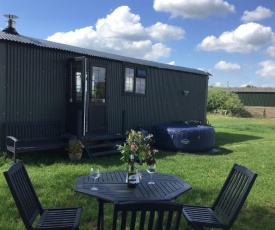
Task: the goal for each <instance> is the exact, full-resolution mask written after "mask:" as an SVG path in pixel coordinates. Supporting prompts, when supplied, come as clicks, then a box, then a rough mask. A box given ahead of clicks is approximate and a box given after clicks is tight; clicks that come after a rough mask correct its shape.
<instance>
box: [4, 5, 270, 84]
mask: <svg viewBox="0 0 275 230" xmlns="http://www.w3.org/2000/svg"><path fill="white" fill-rule="evenodd" d="M0 14H1V15H4V14H14V15H16V16H18V17H19V18H18V19H17V20H16V30H17V32H18V33H19V34H20V35H24V36H28V37H34V38H41V39H48V40H51V41H55V42H60V43H66V44H70V45H74V46H78V47H85V48H90V49H94V50H100V51H104V52H109V53H115V54H120V55H124V56H130V57H136V58H141V59H147V60H152V61H157V62H162V63H169V64H173V65H179V66H184V67H190V68H195V69H203V70H205V71H208V72H210V73H211V74H212V76H211V77H210V79H209V85H217V86H222V87H227V86H229V87H240V86H244V85H253V86H257V87H275V20H274V17H275V4H274V2H273V1H272V0H232V1H230V0H228V1H225V0H215V1H214V0H101V1H96V0H79V1H76V0H66V1H65V0H39V1H33V0H19V1H18V0H1V2H0ZM1 21H2V22H1ZM5 21H6V19H5V18H4V17H3V16H2V20H0V29H1V30H2V29H4V28H5V27H6V22H5Z"/></svg>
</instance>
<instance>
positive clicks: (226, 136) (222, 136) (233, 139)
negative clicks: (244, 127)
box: [216, 132, 262, 148]
mask: <svg viewBox="0 0 275 230" xmlns="http://www.w3.org/2000/svg"><path fill="white" fill-rule="evenodd" d="M259 139H262V137H258V136H252V135H246V134H235V133H225V132H217V133H216V145H217V148H219V146H221V145H227V144H234V143H240V142H245V141H251V140H259Z"/></svg>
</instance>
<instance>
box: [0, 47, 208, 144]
mask: <svg viewBox="0 0 275 230" xmlns="http://www.w3.org/2000/svg"><path fill="white" fill-rule="evenodd" d="M0 52H1V58H0V65H1V66H0V68H1V75H0V86H1V93H0V94H1V95H0V96H2V97H1V100H0V101H1V102H0V103H1V104H0V105H2V106H1V109H0V111H1V120H0V124H1V125H2V127H3V124H4V123H5V122H23V121H24V122H32V121H54V120H59V121H61V122H62V124H63V127H65V116H66V111H65V110H66V100H67V98H66V78H67V72H66V68H67V66H66V64H67V59H68V58H72V57H76V56H81V55H79V54H76V53H73V52H67V51H61V50H55V49H48V48H42V47H37V46H32V45H28V44H20V43H15V42H6V43H0ZM89 62H92V63H94V64H95V65H97V64H99V65H100V64H104V65H105V66H108V68H107V69H108V80H107V105H108V110H107V115H108V119H107V120H108V130H109V132H113V133H122V127H123V122H124V125H125V127H124V131H126V130H129V129H131V128H137V126H141V127H143V128H145V129H147V130H148V131H151V128H152V126H153V125H155V124H158V123H168V122H169V123H170V122H179V121H186V120H202V121H205V119H206V97H207V96H206V95H207V86H208V78H207V76H202V75H196V74H191V73H183V72H179V71H175V70H164V69H158V68H152V67H148V66H144V68H146V69H147V70H148V75H147V77H146V79H147V81H146V84H147V86H146V87H147V88H146V95H145V96H137V95H127V94H124V93H123V86H124V82H123V80H124V68H125V67H126V66H127V65H129V63H128V64H127V63H123V62H120V61H112V60H108V59H104V58H96V57H90V59H89ZM131 65H133V64H131ZM183 90H188V91H189V94H188V95H187V96H184V95H183V93H182V92H183ZM123 111H124V112H125V120H124V121H123V116H122V115H123ZM0 136H2V138H1V141H3V137H4V136H3V129H2V132H1V134H0Z"/></svg>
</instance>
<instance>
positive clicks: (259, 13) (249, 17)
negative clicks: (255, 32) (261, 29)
mask: <svg viewBox="0 0 275 230" xmlns="http://www.w3.org/2000/svg"><path fill="white" fill-rule="evenodd" d="M272 15H273V12H272V11H271V10H270V9H267V8H265V7H262V6H258V7H257V8H256V9H255V10H254V11H247V10H246V11H244V14H243V16H242V17H241V20H242V21H243V22H254V21H260V20H263V19H265V18H270V17H272Z"/></svg>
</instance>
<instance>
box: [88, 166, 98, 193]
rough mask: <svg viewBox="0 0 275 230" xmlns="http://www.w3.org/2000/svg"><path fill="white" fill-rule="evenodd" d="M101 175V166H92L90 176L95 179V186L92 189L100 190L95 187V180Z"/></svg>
mask: <svg viewBox="0 0 275 230" xmlns="http://www.w3.org/2000/svg"><path fill="white" fill-rule="evenodd" d="M99 176H100V173H99V168H93V167H92V168H91V170H90V178H93V179H94V186H93V187H92V188H91V190H94V191H96V190H98V188H96V187H95V181H96V179H97V178H99Z"/></svg>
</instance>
